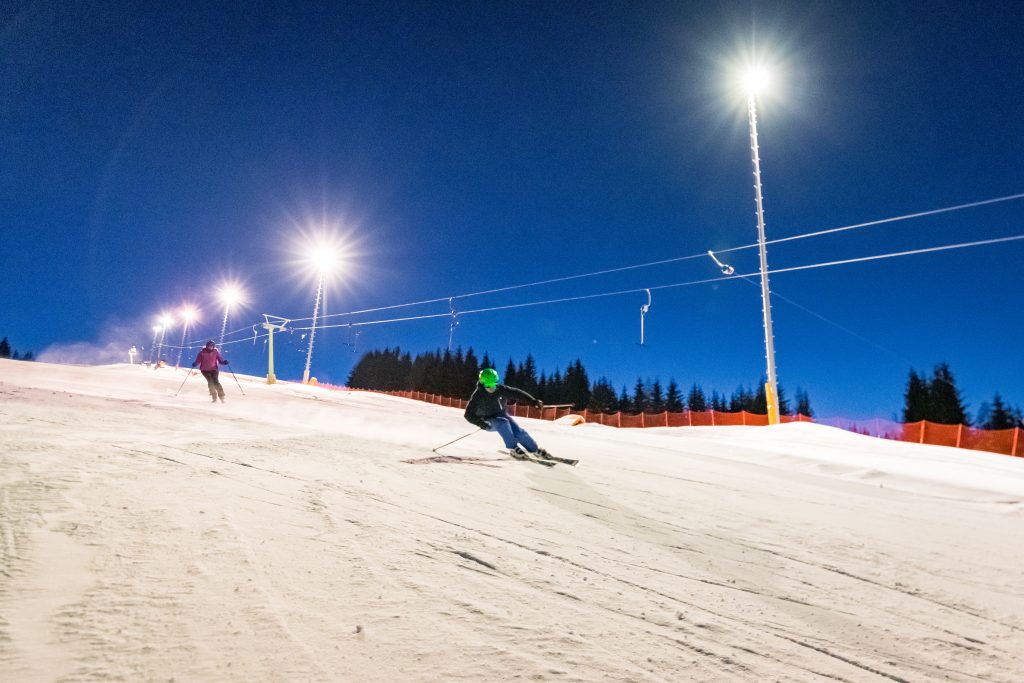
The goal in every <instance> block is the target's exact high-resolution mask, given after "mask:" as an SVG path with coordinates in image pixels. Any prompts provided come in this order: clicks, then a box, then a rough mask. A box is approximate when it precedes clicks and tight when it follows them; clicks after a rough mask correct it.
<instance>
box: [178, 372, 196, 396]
mask: <svg viewBox="0 0 1024 683" xmlns="http://www.w3.org/2000/svg"><path fill="white" fill-rule="evenodd" d="M191 376H192V370H191V369H189V371H188V374H187V375H185V379H183V380H181V386H180V387H178V390H177V391H175V392H174V396H175V398H177V396H178V394H180V393H181V390H182V388H183V387H184V386H185V382H187V381H188V378H189V377H191Z"/></svg>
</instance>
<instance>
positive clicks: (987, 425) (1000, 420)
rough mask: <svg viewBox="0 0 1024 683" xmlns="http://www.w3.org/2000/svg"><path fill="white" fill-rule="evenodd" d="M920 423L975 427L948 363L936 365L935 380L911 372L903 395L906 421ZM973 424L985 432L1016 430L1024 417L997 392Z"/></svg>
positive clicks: (1023, 420) (979, 409) (981, 408)
mask: <svg viewBox="0 0 1024 683" xmlns="http://www.w3.org/2000/svg"><path fill="white" fill-rule="evenodd" d="M920 420H928V421H929V422H937V423H939V424H947V425H956V424H962V425H971V424H972V421H971V416H970V415H969V414H968V412H967V405H966V404H965V403H964V400H963V396H962V394H961V393H960V390H959V389H958V388H957V386H956V379H955V378H954V377H953V372H952V370H950V369H949V364H948V363H945V362H942V363H939V364H938V365H936V366H935V369H934V370H933V371H932V375H931V377H928V376H926V375H925V374H924V373H923V372H922V373H920V374H919V373H918V372H917V371H916V370H914V369H911V370H910V377H909V378H908V379H907V389H906V391H905V392H904V394H903V421H904V422H918V421H920ZM973 424H974V426H975V427H979V428H981V429H1012V428H1014V427H1024V416H1022V414H1021V410H1020V408H1019V407H1017V406H1011V405H1010V404H1008V403H1007V402H1006V401H1004V400H1003V397H1002V396H1000V394H999V392H996V394H995V396H994V397H993V398H992V402H991V403H989V402H987V401H986V402H983V403H982V404H981V405H980V406H979V408H978V415H977V416H976V418H975V419H974V421H973Z"/></svg>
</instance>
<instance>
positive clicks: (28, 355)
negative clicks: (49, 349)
mask: <svg viewBox="0 0 1024 683" xmlns="http://www.w3.org/2000/svg"><path fill="white" fill-rule="evenodd" d="M21 359H22V360H35V359H36V357H35V355H34V354H33V353H32V352H31V351H26V352H25V355H24V356H22V357H21Z"/></svg>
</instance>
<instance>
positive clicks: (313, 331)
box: [302, 266, 327, 384]
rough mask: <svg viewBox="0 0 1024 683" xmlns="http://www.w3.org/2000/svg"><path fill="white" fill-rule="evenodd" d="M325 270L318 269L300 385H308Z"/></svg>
mask: <svg viewBox="0 0 1024 683" xmlns="http://www.w3.org/2000/svg"><path fill="white" fill-rule="evenodd" d="M326 276H327V271H326V268H325V267H323V266H321V268H320V282H319V284H318V285H317V288H316V302H315V303H314V304H313V325H312V326H311V327H310V328H309V350H308V351H307V352H306V369H305V370H303V371H302V383H303V384H309V364H310V362H311V361H312V360H313V337H314V336H315V335H316V317H317V315H318V314H319V313H320V299H321V298H322V297H323V294H324V278H325V277H326Z"/></svg>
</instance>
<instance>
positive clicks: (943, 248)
mask: <svg viewBox="0 0 1024 683" xmlns="http://www.w3.org/2000/svg"><path fill="white" fill-rule="evenodd" d="M1020 240H1024V234H1019V235H1012V236H1009V237H996V238H992V239H986V240H975V241H973V242H960V243H957V244H943V245H938V246H934V247H923V248H921V249H909V250H905V251H897V252H889V253H886V254H875V255H872V256H860V257H856V258H849V259H841V260H838V261H825V262H822V263H812V264H807V265H803V266H791V267H788V268H778V269H776V270H770V271H769V272H768V274H769V275H778V274H781V273H792V272H797V271H802V270H812V269H815V268H830V267H833V266H841V265H849V264H853V263H864V262H867V261H878V260H883V259H890V258H898V257H902V256H914V255H918V254H928V253H934V252H940V251H951V250H954V249H967V248H970V247H980V246H988V245H992V244H1002V243H1006V242H1016V241H1020ZM759 275H760V273H759V272H755V273H741V274H738V275H726V276H721V277H713V278H704V279H700V280H690V281H687V282H676V283H671V284H666V285H654V286H651V287H637V288H633V289H622V290H617V291H613V292H600V293H597V294H583V295H579V296H570V297H560V298H556V299H545V300H542V301H528V302H524V303H518V304H505V305H502V306H489V307H485V308H476V309H469V310H465V311H460V312H459V315H460V316H464V315H473V314H477V313H491V312H494V311H505V310H511V309H516V308H529V307H533V306H546V305H550V304H559V303H569V302H572V301H586V300H589V299H601V298H607V297H613V296H623V295H626V294H638V293H640V292H645V291H647V290H651V291H655V290H661V289H675V288H679V287H692V286H695V285H703V284H711V283H715V282H725V281H728V280H738V279H743V280H746V279H747V278H750V277H754V276H759ZM439 301H447V299H439ZM397 307H398V306H395V307H382V308H380V309H374V310H386V309H387V308H397ZM449 317H451V313H450V312H446V313H427V314H424V315H413V316H404V317H400V318H387V319H382V320H363V321H358V322H351V323H337V324H331V325H323V324H321V325H317V327H316V329H317V330H327V329H336V328H341V327H366V326H369V325H386V324H391V323H400V322H411V321H415V320H431V319H436V318H449ZM307 319H308V318H307ZM255 327H256V325H250V326H248V327H245V328H239V329H245V330H249V329H252V330H253V331H254V332H255ZM312 329H313V327H312V326H309V327H290V328H289V330H290V331H292V332H305V331H311V330H312ZM267 336H269V335H268V334H266V333H262V334H259V333H257V334H254V335H253V336H252V337H246V338H243V339H236V340H231V341H226V342H224V343H223V345H222V346H228V345H231V344H239V343H242V342H249V341H251V342H255V341H256V340H257V339H262V338H264V337H267ZM197 343H200V342H198V341H193V342H189V346H187V347H183V348H191V345H192V344H197ZM164 346H166V347H167V348H179V347H176V346H174V345H172V344H165V345H164Z"/></svg>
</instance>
